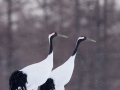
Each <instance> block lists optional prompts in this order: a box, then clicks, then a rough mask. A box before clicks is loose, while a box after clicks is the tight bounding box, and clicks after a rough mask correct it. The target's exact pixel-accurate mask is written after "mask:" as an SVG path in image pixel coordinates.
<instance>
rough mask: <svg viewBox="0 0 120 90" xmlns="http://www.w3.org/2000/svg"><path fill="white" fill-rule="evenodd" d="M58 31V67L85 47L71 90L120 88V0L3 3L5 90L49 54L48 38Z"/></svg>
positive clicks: (0, 89)
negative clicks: (80, 39)
mask: <svg viewBox="0 0 120 90" xmlns="http://www.w3.org/2000/svg"><path fill="white" fill-rule="evenodd" d="M53 31H56V32H58V33H61V34H64V35H67V36H68V37H69V38H68V39H65V38H60V37H57V38H55V39H54V41H53V45H54V68H56V67H57V66H59V65H61V64H62V63H64V62H65V61H66V60H67V59H68V58H69V57H70V55H71V54H72V51H73V49H74V46H75V42H76V40H77V38H78V37H79V36H82V35H84V36H87V37H89V38H92V39H95V40H96V41H97V42H96V43H92V42H89V41H85V42H83V43H81V45H80V46H79V49H78V53H77V56H76V61H75V69H74V73H73V76H72V79H71V80H70V82H69V83H68V84H67V85H66V90H119V89H120V48H119V47H120V0H0V90H8V89H9V86H8V82H9V76H10V75H11V73H12V72H13V71H14V70H19V69H22V68H23V67H25V66H27V65H30V64H33V63H36V62H39V61H41V60H43V59H44V58H46V56H47V55H48V51H49V45H48V44H49V43H48V34H49V33H51V32H53Z"/></svg>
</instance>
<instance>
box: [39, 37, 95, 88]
mask: <svg viewBox="0 0 120 90" xmlns="http://www.w3.org/2000/svg"><path fill="white" fill-rule="evenodd" d="M85 40H89V41H93V42H96V41H95V40H92V39H89V38H87V37H83V36H82V37H79V38H78V40H77V43H76V46H75V49H74V51H73V54H72V55H71V57H70V58H69V59H68V60H67V61H66V62H65V63H64V64H62V65H61V66H59V67H57V68H56V69H54V70H53V71H52V72H51V74H50V76H49V78H48V79H47V81H46V83H44V84H43V85H41V86H40V90H54V89H55V90H64V89H65V88H64V86H65V85H66V84H67V83H68V82H69V81H70V79H71V76H72V74H73V70H74V61H75V56H76V53H77V49H78V46H79V44H80V43H81V42H82V41H85Z"/></svg>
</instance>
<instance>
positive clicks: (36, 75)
mask: <svg viewBox="0 0 120 90" xmlns="http://www.w3.org/2000/svg"><path fill="white" fill-rule="evenodd" d="M56 36H60V37H65V38H67V36H65V35H61V34H58V33H56V32H53V33H52V34H49V37H48V39H49V44H50V50H49V55H48V56H47V58H46V59H44V60H43V61H41V62H38V63H35V64H32V65H29V66H26V67H25V68H23V69H21V70H17V71H14V72H13V73H12V75H11V76H10V79H9V88H10V90H37V88H38V86H40V85H42V84H44V83H45V82H46V80H47V79H48V77H49V75H50V73H51V70H52V68H53V45H52V40H53V38H54V37H56Z"/></svg>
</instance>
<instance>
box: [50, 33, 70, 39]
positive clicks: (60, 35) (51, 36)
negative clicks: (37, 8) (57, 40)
mask: <svg viewBox="0 0 120 90" xmlns="http://www.w3.org/2000/svg"><path fill="white" fill-rule="evenodd" d="M56 36H59V37H64V38H68V37H67V36H65V35H62V34H59V33H56V32H52V33H51V34H49V37H48V38H49V40H50V39H53V38H54V37H56Z"/></svg>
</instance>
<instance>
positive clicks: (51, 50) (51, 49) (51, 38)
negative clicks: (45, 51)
mask: <svg viewBox="0 0 120 90" xmlns="http://www.w3.org/2000/svg"><path fill="white" fill-rule="evenodd" d="M53 38H54V36H51V37H50V42H49V43H50V50H49V54H51V53H52V52H53V44H52V40H53Z"/></svg>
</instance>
